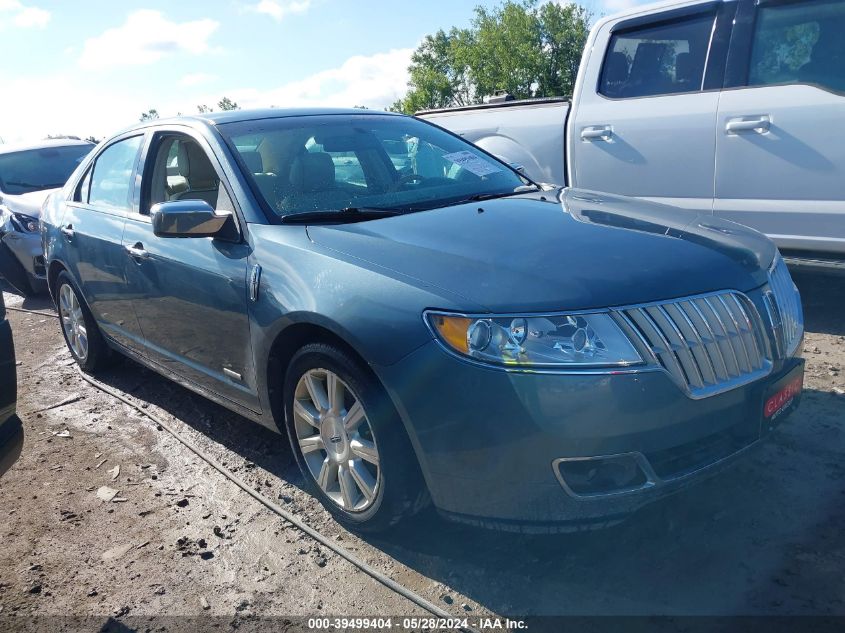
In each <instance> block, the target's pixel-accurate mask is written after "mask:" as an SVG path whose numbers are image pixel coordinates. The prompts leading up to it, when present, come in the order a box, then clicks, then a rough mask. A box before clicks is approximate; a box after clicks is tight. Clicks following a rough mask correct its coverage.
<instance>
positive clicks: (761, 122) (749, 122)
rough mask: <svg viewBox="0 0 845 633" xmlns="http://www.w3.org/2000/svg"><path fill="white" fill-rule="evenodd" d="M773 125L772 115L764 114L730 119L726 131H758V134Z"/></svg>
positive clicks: (766, 130) (732, 132)
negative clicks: (748, 117)
mask: <svg viewBox="0 0 845 633" xmlns="http://www.w3.org/2000/svg"><path fill="white" fill-rule="evenodd" d="M771 125H772V117H771V116H769V115H768V114H764V115H762V116H756V117H754V118H752V119H728V124H727V125H726V126H725V131H726V132H727V133H728V134H736V133H737V132H757V133H758V134H764V133H766V132H768V131H769V127H770V126H771Z"/></svg>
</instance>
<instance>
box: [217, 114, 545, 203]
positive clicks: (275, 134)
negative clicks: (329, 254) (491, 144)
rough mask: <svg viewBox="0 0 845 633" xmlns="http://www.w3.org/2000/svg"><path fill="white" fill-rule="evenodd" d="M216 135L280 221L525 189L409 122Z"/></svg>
mask: <svg viewBox="0 0 845 633" xmlns="http://www.w3.org/2000/svg"><path fill="white" fill-rule="evenodd" d="M219 128H220V130H221V132H222V133H223V134H224V136H226V137H227V138H228V140H229V141H230V142H231V143H232V145H234V147H235V148H236V149H237V151H238V153H239V154H240V156H241V159H242V161H243V164H244V166H245V167H246V171H247V172H248V173H249V177H251V178H252V179H253V181H254V183H255V189H256V190H257V191H259V192H260V194H261V196H262V197H263V198H264V200H265V201H266V202H267V205H268V206H269V207H270V208H271V209H273V211H274V212H275V213H277V214H278V215H280V216H290V215H293V214H299V213H314V212H318V211H326V212H331V211H337V210H339V209H350V208H355V209H364V208H366V209H392V210H396V211H416V210H421V209H430V208H433V207H437V206H444V205H448V204H454V203H456V202H459V201H462V200H467V199H471V198H473V197H476V196H484V197H486V196H490V195H508V194H510V193H513V192H514V191H519V190H520V188H522V187H524V186H525V185H526V184H529V181H528V180H526V179H525V178H522V177H521V176H520V175H519V174H518V173H517V172H515V171H513V170H512V169H511V168H509V167H508V166H507V165H504V164H503V163H501V162H499V161H498V160H496V159H495V158H492V157H491V156H489V155H487V154H485V153H484V152H483V151H481V150H479V149H478V148H476V147H474V146H473V145H470V144H469V143H466V142H465V141H463V140H461V139H460V138H457V137H455V136H452V135H451V134H449V133H447V132H445V131H443V130H441V129H440V128H438V127H435V126H433V125H430V124H427V123H423V122H422V121H419V120H417V119H413V118H410V117H400V116H392V115H372V114H367V115H326V116H304V117H289V118H277V119H264V120H260V121H243V122H239V123H227V124H222V125H220V126H219ZM318 217H319V216H318Z"/></svg>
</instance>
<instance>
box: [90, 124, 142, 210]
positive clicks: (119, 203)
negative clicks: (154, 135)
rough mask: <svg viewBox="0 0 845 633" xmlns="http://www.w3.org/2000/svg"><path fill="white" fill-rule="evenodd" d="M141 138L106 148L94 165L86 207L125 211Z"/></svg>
mask: <svg viewBox="0 0 845 633" xmlns="http://www.w3.org/2000/svg"><path fill="white" fill-rule="evenodd" d="M142 139H143V137H142V136H133V137H131V138H127V139H124V140H122V141H118V142H117V143H114V144H113V145H109V146H108V147H107V148H106V149H105V150H104V151H103V153H102V154H100V155H99V156H98V157H97V161H96V162H95V163H94V170H93V172H92V173H91V182H90V185H89V189H90V191H89V194H88V202H89V204H93V205H97V206H103V207H110V208H114V209H126V208H128V207H129V191H130V189H131V187H132V170H133V168H134V167H135V159H136V158H137V157H138V150H139V149H140V147H141V140H142Z"/></svg>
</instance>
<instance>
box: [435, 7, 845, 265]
mask: <svg viewBox="0 0 845 633" xmlns="http://www.w3.org/2000/svg"><path fill="white" fill-rule="evenodd" d="M843 33H845V2H842V1H841V0H783V1H782V0H777V1H774V0H759V1H756V0H739V1H736V0H733V1H727V2H725V1H717V2H709V1H708V2H705V1H703V0H695V1H693V2H690V1H679V0H672V1H670V2H663V3H660V4H653V5H648V6H642V7H636V8H633V9H630V10H628V11H626V12H624V13H619V14H616V15H613V16H611V17H608V18H604V19H602V20H600V21H599V22H598V23H597V24H596V25H595V27H594V28H593V29H592V31H591V33H590V36H589V38H588V40H587V44H586V46H585V49H584V54H583V57H582V60H581V66H580V68H579V72H578V79H577V81H576V84H575V90H574V94H573V96H572V99H571V102H570V101H569V100H566V99H553V100H535V101H522V102H520V101H504V102H502V103H495V104H484V105H481V106H470V107H467V108H453V109H445V110H438V111H428V112H423V113H420V116H422V117H423V118H426V119H429V120H430V121H432V122H433V123H437V124H438V125H441V126H443V127H445V128H447V129H449V130H451V131H453V132H456V133H458V134H460V135H461V136H463V137H464V138H465V139H466V140H468V141H472V142H473V143H475V144H476V145H478V146H480V147H482V148H484V149H486V150H487V151H489V152H491V153H493V154H496V155H497V156H499V157H500V158H502V159H504V160H505V161H506V162H510V163H518V164H520V165H522V166H523V168H524V171H525V173H526V174H527V175H528V176H530V177H532V178H533V179H535V180H538V181H541V182H554V183H557V184H567V185H570V186H573V187H579V188H583V189H592V190H597V191H608V192H612V193H619V194H624V195H628V196H636V197H641V198H645V199H648V200H653V201H656V202H663V203H667V204H671V205H672V206H675V207H680V208H682V209H685V210H688V211H689V212H690V216H691V218H692V215H693V214H706V215H710V214H712V215H714V216H717V217H721V218H725V219H728V220H733V221H736V222H739V223H741V224H745V225H747V226H750V227H752V228H755V229H757V230H759V231H761V232H763V233H765V234H767V235H768V236H769V237H770V238H772V239H773V240H774V241H775V243H776V244H777V245H778V247H779V248H780V250H781V251H782V252H783V254H784V256H785V257H786V259H787V261H788V262H790V263H793V264H799V263H801V264H809V265H812V266H815V267H823V268H826V269H829V270H831V269H836V270H842V271H845V186H843V183H845V37H843Z"/></svg>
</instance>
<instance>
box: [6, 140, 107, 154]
mask: <svg viewBox="0 0 845 633" xmlns="http://www.w3.org/2000/svg"><path fill="white" fill-rule="evenodd" d="M73 145H89V146H91V147H92V148H93V147H94V143H92V142H91V141H83V140H80V139H73V138H48V139H44V140H41V141H33V142H31V143H9V144H3V145H0V154H11V153H13V152H24V151H26V150H31V149H46V148H49V147H70V146H73Z"/></svg>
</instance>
